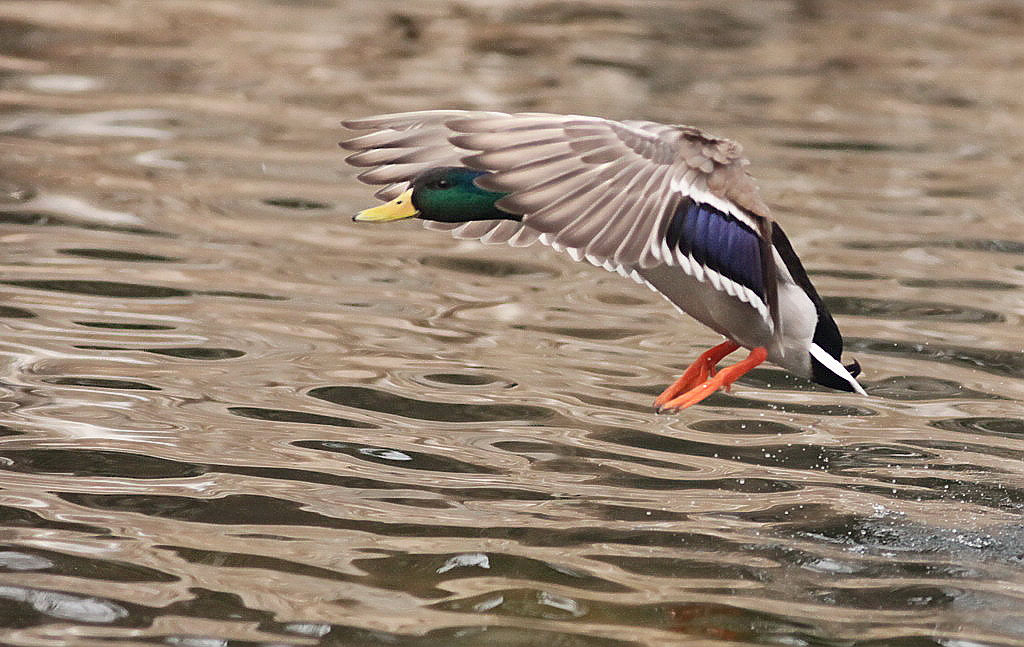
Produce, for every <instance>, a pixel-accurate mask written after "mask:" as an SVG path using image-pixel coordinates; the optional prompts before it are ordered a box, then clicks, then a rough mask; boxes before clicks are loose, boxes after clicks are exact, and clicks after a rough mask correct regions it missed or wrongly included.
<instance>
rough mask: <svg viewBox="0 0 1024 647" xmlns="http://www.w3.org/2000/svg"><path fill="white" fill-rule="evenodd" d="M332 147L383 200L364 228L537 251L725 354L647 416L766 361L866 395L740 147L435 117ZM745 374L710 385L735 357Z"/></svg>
mask: <svg viewBox="0 0 1024 647" xmlns="http://www.w3.org/2000/svg"><path fill="white" fill-rule="evenodd" d="M342 124H343V125H344V126H345V127H346V128H348V129H350V130H354V131H361V134H358V135H356V136H354V137H352V138H351V139H348V140H346V141H343V142H341V146H342V148H344V149H346V150H349V151H354V152H353V153H352V154H351V155H349V156H348V157H347V158H346V161H347V162H348V163H349V164H352V165H353V166H357V167H369V170H366V171H364V172H362V173H361V174H360V175H359V176H358V177H359V179H360V180H362V181H363V182H366V183H368V184H375V185H384V187H383V188H381V189H380V190H379V191H377V193H376V195H377V197H378V198H380V199H382V200H387V201H388V202H387V203H386V204H382V205H380V206H377V207H373V208H371V209H366V210H365V211H361V212H359V213H358V214H357V215H356V216H355V218H354V219H355V220H356V221H360V222H387V221H392V220H399V219H402V218H413V217H415V218H419V219H422V220H423V221H424V223H425V224H426V226H427V227H428V228H430V229H439V230H447V231H450V232H451V233H452V234H454V235H455V236H456V237H457V238H462V239H479V240H481V241H483V242H485V243H508V244H510V245H513V246H516V247H522V246H526V245H530V244H532V243H534V242H537V241H539V242H540V243H542V244H545V245H548V246H550V247H553V248H554V249H556V250H559V251H565V252H568V253H569V255H570V256H572V258H573V259H575V260H581V259H585V260H587V261H589V262H590V263H593V264H594V265H597V266H599V267H603V268H605V269H607V270H611V271H614V272H618V273H619V274H622V275H623V276H626V277H628V278H631V279H633V280H634V281H637V282H638V283H642V284H644V285H647V286H648V287H650V288H651V289H653V290H655V291H656V292H658V293H660V294H661V295H663V296H664V297H665V298H666V299H668V300H669V301H670V302H671V303H672V304H674V305H675V306H676V307H677V308H678V309H679V310H680V311H682V312H684V313H686V314H688V315H690V316H691V317H693V318H694V319H696V320H697V321H699V322H701V323H702V324H704V325H706V326H708V327H709V328H711V329H712V330H714V331H716V332H717V333H719V334H720V335H722V336H723V337H725V341H723V342H722V343H720V344H718V345H717V346H715V347H713V348H711V349H710V350H708V351H706V352H704V353H703V354H701V355H700V356H699V357H698V358H697V359H696V361H694V363H693V364H692V365H691V366H690V367H689V368H688V369H687V370H686V372H685V373H684V374H683V375H682V377H680V378H679V379H678V380H676V381H675V383H673V384H672V385H671V386H669V387H668V388H666V389H665V390H664V392H663V393H662V394H661V395H659V396H658V398H657V399H656V400H655V401H654V406H655V408H656V410H658V411H659V412H661V411H677V410H680V409H685V408H686V407H689V406H692V405H694V404H696V403H698V402H700V401H701V400H703V399H704V398H706V397H708V396H709V395H711V394H712V393H714V392H715V391H717V390H718V389H720V388H726V389H728V388H729V386H730V385H731V384H732V383H733V382H735V381H736V379H737V378H739V377H740V376H742V375H743V374H745V373H747V372H748V371H750V370H751V369H752V368H754V367H755V366H757V365H758V364H761V363H762V362H763V361H765V360H769V361H771V362H773V363H775V364H777V365H778V366H781V367H782V368H784V369H786V370H787V371H789V372H790V373H793V374H794V375H798V376H800V377H802V378H806V379H809V380H811V381H813V382H816V383H818V384H821V385H824V386H827V387H830V388H833V389H838V390H841V391H851V392H856V393H860V394H864V389H863V388H861V385H860V384H859V383H858V382H857V379H856V376H857V375H858V374H859V373H860V366H859V365H858V364H857V362H853V363H852V364H850V365H848V366H844V365H843V363H842V361H841V359H842V353H843V337H842V335H841V334H840V333H839V328H838V327H837V326H836V323H835V321H834V320H833V319H832V315H831V314H830V313H829V311H828V308H826V307H825V304H824V303H823V302H822V300H821V297H819V296H818V293H817V291H816V290H815V289H814V286H813V285H812V284H811V281H810V279H809V278H808V277H807V272H806V271H805V270H804V268H803V265H802V264H801V263H800V259H799V258H798V257H797V255H796V253H795V252H794V251H793V247H792V245H791V244H790V242H789V239H788V238H787V237H786V234H785V233H783V231H782V228H781V227H779V225H778V224H777V223H776V222H775V221H774V220H773V219H772V217H771V215H770V213H769V210H768V207H767V206H766V205H765V204H764V202H763V201H762V200H761V196H760V194H759V192H758V188H757V185H756V184H755V183H754V182H753V180H752V179H751V178H750V176H749V175H748V174H747V172H746V166H747V164H748V162H747V160H746V159H744V158H743V156H742V152H741V148H740V146H739V145H738V144H736V143H734V142H732V141H729V140H727V139H721V138H718V137H714V136H712V135H709V134H706V133H704V132H701V131H700V130H698V129H697V128H693V127H690V126H671V125H665V124H660V123H654V122H651V121H612V120H610V119H602V118H598V117H585V116H577V115H556V114H539V113H522V114H506V113H501V112H479V111H462V110H431V111H423V112H406V113H400V114H389V115H380V116H375V117H366V118H364V119H352V120H348V121H344V122H342ZM740 347H743V348H746V349H749V351H750V353H749V355H748V356H747V358H746V359H744V360H742V361H740V362H738V363H736V364H734V365H732V366H728V367H726V368H723V369H721V370H717V365H718V363H719V362H720V361H721V360H722V359H723V358H725V356H726V355H729V354H730V353H732V352H733V351H735V350H737V349H738V348H740Z"/></svg>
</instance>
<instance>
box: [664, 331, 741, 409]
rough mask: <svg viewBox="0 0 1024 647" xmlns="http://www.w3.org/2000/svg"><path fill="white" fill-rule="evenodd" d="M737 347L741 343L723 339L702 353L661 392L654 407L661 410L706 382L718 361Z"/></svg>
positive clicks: (713, 372) (712, 373)
mask: <svg viewBox="0 0 1024 647" xmlns="http://www.w3.org/2000/svg"><path fill="white" fill-rule="evenodd" d="M737 348H739V344H736V343H733V342H731V341H723V342H722V343H721V344H718V345H717V346H715V347H713V348H709V349H708V350H706V351H704V352H703V353H701V354H700V357H698V358H697V359H696V360H694V362H693V364H690V367H689V368H688V369H686V372H685V373H683V375H682V376H681V377H680V378H679V379H678V380H676V381H675V382H673V383H672V385H671V386H669V387H668V388H667V389H665V390H664V391H662V392H661V395H659V396H658V397H657V398H655V400H654V408H655V409H657V410H658V411H659V412H660V411H661V409H662V407H664V406H665V404H666V403H667V402H669V401H670V400H672V399H673V398H675V397H677V396H679V395H680V394H682V393H686V392H687V391H690V390H692V389H694V388H695V387H697V386H699V385H700V384H702V383H703V382H705V381H706V380H707V379H708V378H709V377H711V376H712V375H714V374H715V367H716V366H718V363H719V362H720V361H722V359H723V358H724V357H725V356H726V355H728V354H729V353H731V352H733V351H734V350H736V349H737Z"/></svg>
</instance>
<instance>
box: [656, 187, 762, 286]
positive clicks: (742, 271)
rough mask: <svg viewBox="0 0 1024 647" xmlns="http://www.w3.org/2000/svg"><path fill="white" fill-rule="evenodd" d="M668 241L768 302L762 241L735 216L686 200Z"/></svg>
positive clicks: (676, 215) (682, 251)
mask: <svg viewBox="0 0 1024 647" xmlns="http://www.w3.org/2000/svg"><path fill="white" fill-rule="evenodd" d="M665 242H666V243H667V244H668V246H669V248H670V249H678V250H679V251H680V252H681V253H682V254H683V256H692V257H693V260H695V261H697V262H698V263H700V264H701V265H703V266H704V267H706V268H708V269H712V270H714V271H716V272H718V273H719V274H721V275H722V276H724V277H726V278H728V279H731V280H732V281H735V282H736V283H738V284H740V285H742V286H744V287H746V288H749V289H750V290H751V291H752V292H753V293H754V294H756V295H757V296H758V297H760V299H761V301H764V300H765V292H766V291H765V285H764V273H763V271H762V264H761V240H760V238H759V237H758V235H757V233H756V232H754V230H753V229H751V228H750V227H749V226H747V225H746V224H744V223H742V222H740V221H739V220H737V219H736V218H734V217H733V216H731V215H729V214H727V213H725V212H722V211H719V210H718V209H716V208H715V207H712V206H711V205H709V204H706V203H703V202H696V201H694V200H691V199H690V198H686V199H684V200H683V201H682V202H681V203H680V204H679V207H678V208H677V209H676V212H675V214H674V215H673V216H672V219H671V220H670V221H669V224H668V230H667V231H666V232H665Z"/></svg>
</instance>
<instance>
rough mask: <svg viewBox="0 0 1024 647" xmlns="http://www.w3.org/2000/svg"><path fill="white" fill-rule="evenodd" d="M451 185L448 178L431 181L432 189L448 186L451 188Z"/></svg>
mask: <svg viewBox="0 0 1024 647" xmlns="http://www.w3.org/2000/svg"><path fill="white" fill-rule="evenodd" d="M451 185H452V183H451V182H449V181H448V180H436V181H434V182H431V183H430V188H432V189H447V188H450V187H451Z"/></svg>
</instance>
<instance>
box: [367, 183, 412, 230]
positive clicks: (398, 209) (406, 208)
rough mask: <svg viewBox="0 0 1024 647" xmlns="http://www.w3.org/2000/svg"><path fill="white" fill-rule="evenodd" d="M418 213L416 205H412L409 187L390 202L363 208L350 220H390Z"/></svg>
mask: <svg viewBox="0 0 1024 647" xmlns="http://www.w3.org/2000/svg"><path fill="white" fill-rule="evenodd" d="M419 213H420V212H419V211H417V210H416V207H414V206H412V189H409V190H408V191H406V192H405V193H403V194H402V195H400V196H398V197H397V198H395V199H394V200H392V201H391V202H387V203H385V204H382V205H380V206H377V207H372V208H370V209H363V210H362V211H360V212H359V213H357V214H356V215H355V217H354V218H352V220H355V221H357V222H391V221H392V220H401V219H403V218H413V217H415V216H418V215H419Z"/></svg>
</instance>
